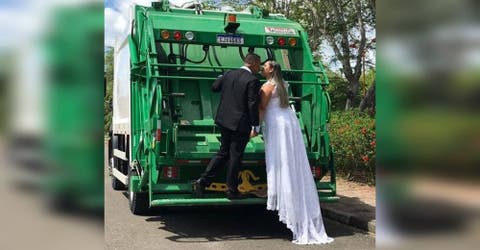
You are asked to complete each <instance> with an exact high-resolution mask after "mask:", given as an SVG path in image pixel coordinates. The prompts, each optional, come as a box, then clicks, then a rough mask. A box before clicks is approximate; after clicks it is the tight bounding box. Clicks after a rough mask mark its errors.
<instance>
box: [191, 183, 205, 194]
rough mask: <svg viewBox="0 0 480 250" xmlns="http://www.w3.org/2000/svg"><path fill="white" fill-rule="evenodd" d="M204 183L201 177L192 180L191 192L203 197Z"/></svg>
mask: <svg viewBox="0 0 480 250" xmlns="http://www.w3.org/2000/svg"><path fill="white" fill-rule="evenodd" d="M205 186H206V185H205V183H204V182H203V180H202V179H198V180H196V181H194V182H193V192H194V194H195V196H197V197H203V192H204V191H205Z"/></svg>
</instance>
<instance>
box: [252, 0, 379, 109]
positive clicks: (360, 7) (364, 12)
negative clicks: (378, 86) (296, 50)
mask: <svg viewBox="0 0 480 250" xmlns="http://www.w3.org/2000/svg"><path fill="white" fill-rule="evenodd" d="M253 2H254V3H256V4H257V5H259V6H261V7H263V8H266V9H268V10H269V11H271V12H280V13H283V14H285V15H286V16H287V17H288V18H290V19H293V20H296V21H298V22H299V23H300V24H301V25H302V26H303V27H304V28H305V30H306V31H307V32H308V34H309V37H310V40H309V45H310V47H311V48H312V50H313V51H319V50H320V49H321V48H320V47H321V45H322V44H324V41H326V42H327V44H328V46H330V47H331V48H332V49H333V52H334V53H335V56H336V59H337V60H338V61H339V62H340V63H341V65H342V69H341V71H342V73H343V74H344V76H345V78H346V79H347V80H348V83H349V86H348V90H347V93H346V94H347V102H346V104H345V109H350V108H352V107H354V106H355V105H356V103H355V102H354V100H355V98H356V96H357V95H358V93H359V87H360V76H361V75H362V66H363V65H364V64H365V63H368V61H365V57H364V56H365V53H366V52H367V51H368V50H369V49H371V50H374V49H375V47H374V45H375V38H367V34H369V32H368V31H369V30H373V29H375V22H376V17H375V0H323V1H313V0H305V1H295V0H290V1H289V0H256V1H253ZM370 33H371V32H370Z"/></svg>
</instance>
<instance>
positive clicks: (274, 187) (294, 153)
mask: <svg viewBox="0 0 480 250" xmlns="http://www.w3.org/2000/svg"><path fill="white" fill-rule="evenodd" d="M262 75H263V76H264V77H265V78H266V79H267V82H266V83H265V84H264V85H263V86H262V88H261V90H260V98H261V100H260V107H259V108H260V119H261V120H264V121H265V129H264V133H263V138H264V141H265V156H266V166H267V184H268V200H267V209H268V210H278V215H279V219H280V221H282V222H283V223H285V224H286V226H287V228H289V229H290V230H291V231H292V233H293V241H292V242H293V243H296V244H324V243H330V242H332V241H333V239H332V238H329V237H328V236H327V234H326V232H325V228H324V226H323V220H322V214H321V212H320V203H319V199H318V193H317V188H316V185H315V183H314V180H313V177H312V173H311V170H310V165H309V162H308V158H307V153H306V150H305V144H304V142H303V137H302V133H301V130H300V125H299V122H298V119H297V116H296V115H295V112H294V111H293V110H292V109H290V108H289V103H288V92H287V88H288V84H287V83H285V81H284V80H283V79H282V72H281V68H280V65H279V64H278V63H277V62H275V61H267V62H266V63H265V64H264V66H263V69H262ZM254 135H255V134H254Z"/></svg>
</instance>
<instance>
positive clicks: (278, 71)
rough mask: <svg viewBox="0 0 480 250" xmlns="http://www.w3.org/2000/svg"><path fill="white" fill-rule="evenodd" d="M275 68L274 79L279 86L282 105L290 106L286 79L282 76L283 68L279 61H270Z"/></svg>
mask: <svg viewBox="0 0 480 250" xmlns="http://www.w3.org/2000/svg"><path fill="white" fill-rule="evenodd" d="M268 63H270V66H272V68H273V72H272V81H273V83H274V84H275V86H277V93H278V96H279V97H280V107H282V108H288V92H287V86H286V83H285V81H284V80H283V77H282V68H281V66H280V64H279V63H277V62H275V61H268Z"/></svg>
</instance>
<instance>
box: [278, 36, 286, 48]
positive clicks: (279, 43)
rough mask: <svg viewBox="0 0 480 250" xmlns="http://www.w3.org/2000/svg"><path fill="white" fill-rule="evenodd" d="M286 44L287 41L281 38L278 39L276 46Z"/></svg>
mask: <svg viewBox="0 0 480 250" xmlns="http://www.w3.org/2000/svg"><path fill="white" fill-rule="evenodd" d="M286 43H287V41H286V40H285V38H283V37H280V38H278V45H280V46H283V45H285V44H286Z"/></svg>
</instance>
